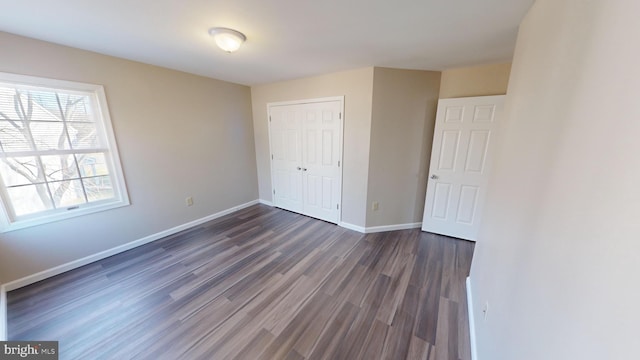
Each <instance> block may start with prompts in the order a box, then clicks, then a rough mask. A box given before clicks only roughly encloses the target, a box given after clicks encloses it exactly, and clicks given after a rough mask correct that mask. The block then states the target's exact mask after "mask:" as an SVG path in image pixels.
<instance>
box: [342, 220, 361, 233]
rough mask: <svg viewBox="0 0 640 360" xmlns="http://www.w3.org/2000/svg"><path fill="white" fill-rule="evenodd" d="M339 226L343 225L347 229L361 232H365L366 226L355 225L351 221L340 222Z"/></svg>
mask: <svg viewBox="0 0 640 360" xmlns="http://www.w3.org/2000/svg"><path fill="white" fill-rule="evenodd" d="M338 226H341V227H343V228H345V229H349V230H353V231H357V232H361V233H363V234H364V233H365V228H364V227H362V226H358V225H353V224H349V223H346V222H342V221H341V222H340V223H339V224H338Z"/></svg>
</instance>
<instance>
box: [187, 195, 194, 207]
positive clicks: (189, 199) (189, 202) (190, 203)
mask: <svg viewBox="0 0 640 360" xmlns="http://www.w3.org/2000/svg"><path fill="white" fill-rule="evenodd" d="M185 202H186V203H187V206H191V205H193V197H191V196H189V197H188V198H186V199H185Z"/></svg>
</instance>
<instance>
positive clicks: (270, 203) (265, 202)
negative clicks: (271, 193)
mask: <svg viewBox="0 0 640 360" xmlns="http://www.w3.org/2000/svg"><path fill="white" fill-rule="evenodd" d="M258 202H259V203H260V204H264V205H267V206H271V207H273V203H272V202H271V201H267V200H263V199H258Z"/></svg>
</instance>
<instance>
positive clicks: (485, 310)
mask: <svg viewBox="0 0 640 360" xmlns="http://www.w3.org/2000/svg"><path fill="white" fill-rule="evenodd" d="M488 315H489V302H488V301H487V302H486V303H484V306H483V307H482V319H483V320H484V321H487V316H488Z"/></svg>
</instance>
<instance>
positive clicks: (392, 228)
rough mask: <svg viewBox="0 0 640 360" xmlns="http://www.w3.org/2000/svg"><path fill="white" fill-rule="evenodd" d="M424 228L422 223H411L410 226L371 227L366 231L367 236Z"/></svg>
mask: <svg viewBox="0 0 640 360" xmlns="http://www.w3.org/2000/svg"><path fill="white" fill-rule="evenodd" d="M420 227H422V223H421V222H419V223H410V224H396V225H383V226H369V227H366V228H365V229H364V232H365V234H371V233H378V232H385V231H396V230H407V229H416V228H420Z"/></svg>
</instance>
